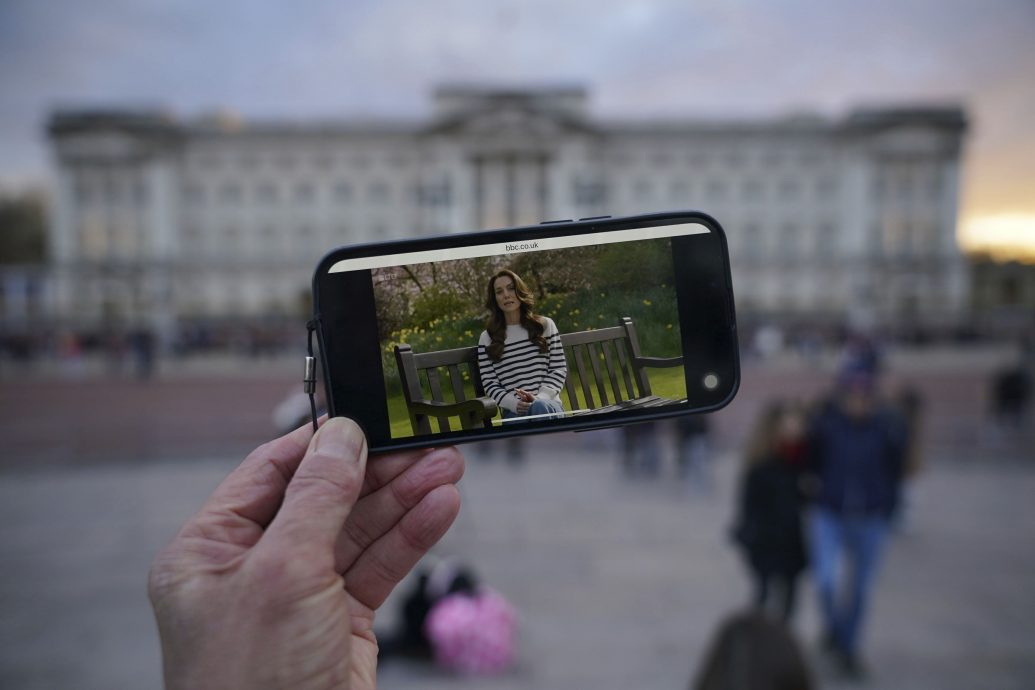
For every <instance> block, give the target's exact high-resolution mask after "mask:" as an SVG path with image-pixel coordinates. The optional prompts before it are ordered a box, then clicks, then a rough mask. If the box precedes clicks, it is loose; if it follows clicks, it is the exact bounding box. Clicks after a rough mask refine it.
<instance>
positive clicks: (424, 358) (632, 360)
mask: <svg viewBox="0 0 1035 690" xmlns="http://www.w3.org/2000/svg"><path fill="white" fill-rule="evenodd" d="M561 345H562V346H563V348H564V357H565V360H566V361H567V364H568V377H567V378H566V379H565V381H564V389H565V392H566V393H567V397H568V410H569V411H570V412H572V413H574V414H579V413H582V414H587V413H591V412H593V413H597V412H612V411H615V410H625V409H632V408H641V407H655V406H658V405H665V404H668V403H671V402H675V401H674V400H671V399H668V398H661V397H659V396H656V395H654V394H653V392H652V391H651V387H650V379H649V378H648V377H647V369H650V368H658V367H677V366H680V365H682V364H683V358H682V357H645V356H643V354H642V353H641V352H640V343H639V340H638V339H637V337H636V327H635V326H634V325H633V321H632V319H630V318H629V317H628V316H625V317H622V319H621V320H620V322H619V325H618V326H612V327H610V328H600V329H596V330H592V331H579V332H577V333H562V334H561ZM395 362H396V364H397V365H398V368H399V378H400V381H401V382H402V389H403V396H404V398H405V400H406V409H407V411H408V412H409V415H410V425H411V426H412V427H413V433H414V434H415V435H418V436H420V435H423V434H430V433H433V432H432V428H431V418H432V417H434V418H435V419H436V420H437V421H438V427H439V431H442V432H446V431H453V430H454V429H453V427H452V426H451V425H450V419H451V418H454V417H455V418H457V419H458V420H459V422H460V428H462V429H477V428H481V427H491V426H492V419H493V417H495V416H496V414H497V412H498V408H497V405H496V401H494V400H493V399H492V398H489V397H487V396H486V395H485V390H484V389H483V388H482V383H481V375H480V373H479V370H478V346H477V345H475V346H473V347H459V348H455V349H452V350H438V351H435V352H414V351H413V348H411V347H410V346H409V345H407V344H401V345H396V346H395ZM421 374H423V377H422V376H421ZM465 374H466V376H465ZM443 376H444V377H445V378H446V380H447V384H446V386H447V388H448V390H449V391H450V392H451V398H452V400H451V401H449V400H447V396H446V395H445V394H444V392H445V390H446V389H445V388H443V380H442V379H443ZM425 381H426V386H425ZM468 382H469V383H470V384H473V389H474V397H468V396H467V390H468V389H467V384H468ZM623 384H624V390H623ZM594 391H595V393H596V394H595V395H594ZM428 393H430V397H429V395H428ZM579 393H581V394H582V398H581V400H580V399H579Z"/></svg>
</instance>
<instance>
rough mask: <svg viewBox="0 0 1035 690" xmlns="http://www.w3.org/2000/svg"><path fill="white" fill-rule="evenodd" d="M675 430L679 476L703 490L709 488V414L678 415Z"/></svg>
mask: <svg viewBox="0 0 1035 690" xmlns="http://www.w3.org/2000/svg"><path fill="white" fill-rule="evenodd" d="M675 432H676V462H677V463H678V466H679V478H680V479H683V480H684V481H687V482H688V483H690V484H691V485H693V486H695V487H696V488H698V489H700V490H702V491H706V490H708V489H709V488H710V486H711V477H710V476H709V472H708V463H709V461H710V455H711V453H710V450H711V448H710V443H709V438H708V416H707V415H703V414H690V415H683V416H681V417H676V420H675Z"/></svg>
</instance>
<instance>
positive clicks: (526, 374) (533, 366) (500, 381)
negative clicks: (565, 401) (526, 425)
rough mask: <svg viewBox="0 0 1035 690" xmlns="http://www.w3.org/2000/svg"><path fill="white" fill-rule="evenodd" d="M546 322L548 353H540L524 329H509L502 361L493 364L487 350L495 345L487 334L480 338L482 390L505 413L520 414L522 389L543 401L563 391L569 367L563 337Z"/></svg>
mask: <svg viewBox="0 0 1035 690" xmlns="http://www.w3.org/2000/svg"><path fill="white" fill-rule="evenodd" d="M540 318H542V320H543V326H544V328H543V337H544V338H546V343H547V345H548V346H549V349H548V350H547V351H546V352H540V351H539V347H538V346H537V345H536V344H535V343H533V342H532V341H531V340H529V338H528V331H527V330H526V329H525V327H524V326H521V325H515V326H507V336H506V339H505V340H504V347H503V358H502V359H500V361H498V362H493V361H492V359H491V358H490V357H489V353H488V350H487V349H486V348H487V347H488V346H489V345H491V344H492V339H491V338H490V337H489V333H488V331H482V335H481V337H480V338H478V369H479V370H480V371H481V378H482V388H484V389H485V394H486V395H487V396H489V397H490V398H492V399H493V400H495V401H496V404H497V405H499V406H500V407H502V408H503V409H506V410H510V411H511V412H517V403H518V398H517V395H515V394H514V389H516V388H520V389H522V390H526V391H528V392H529V393H532V394H533V395H535V397H537V398H539V399H541V400H555V399H557V397H558V396H559V395H560V393H561V389H562V388H563V387H564V379H565V378H567V376H568V367H567V365H566V363H565V360H564V348H563V347H561V334H560V333H559V332H558V331H557V325H556V324H555V323H554V322H553V319H550V318H548V317H545V316H543V317H540Z"/></svg>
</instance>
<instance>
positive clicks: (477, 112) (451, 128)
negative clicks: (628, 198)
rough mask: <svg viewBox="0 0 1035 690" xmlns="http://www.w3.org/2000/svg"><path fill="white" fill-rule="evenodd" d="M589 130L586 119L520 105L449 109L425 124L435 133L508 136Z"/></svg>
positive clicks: (542, 136)
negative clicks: (455, 110) (443, 115)
mask: <svg viewBox="0 0 1035 690" xmlns="http://www.w3.org/2000/svg"><path fill="white" fill-rule="evenodd" d="M591 130H592V128H591V127H590V126H589V125H588V123H586V122H585V121H584V120H582V119H581V118H577V117H575V116H572V115H571V114H568V113H561V112H551V111H546V110H539V109H536V108H533V107H528V106H520V105H501V106H495V107H482V108H478V109H472V110H467V111H464V112H459V113H453V114H451V115H449V116H446V117H443V118H441V119H439V120H438V121H436V122H435V123H434V124H432V125H431V126H430V127H429V128H428V131H429V132H430V133H437V134H446V133H448V134H456V135H461V136H471V137H476V138H482V137H487V136H491V137H504V138H508V139H513V138H523V137H530V138H548V137H556V136H563V135H567V134H570V133H572V132H589V131H591Z"/></svg>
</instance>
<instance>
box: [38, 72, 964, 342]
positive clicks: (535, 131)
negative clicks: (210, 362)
mask: <svg viewBox="0 0 1035 690" xmlns="http://www.w3.org/2000/svg"><path fill="white" fill-rule="evenodd" d="M588 96H589V95H588V93H587V91H586V90H585V89H582V88H540V89H520V90H518V89H494V88H481V87H478V88H475V87H466V86H465V87H460V86H452V87H442V88H439V89H438V90H436V91H435V93H434V95H433V98H434V102H433V108H432V109H431V114H430V115H429V116H428V117H425V118H422V119H410V120H405V119H398V118H396V119H392V118H383V119H370V120H359V119H341V120H332V121H304V122H294V121H251V120H248V119H242V118H240V117H236V116H230V115H225V114H216V115H211V116H205V117H198V118H195V119H184V118H179V117H176V116H175V115H172V114H169V113H164V112H154V111H136V110H132V109H126V110H119V109H107V110H86V109H84V110H61V111H57V112H54V113H53V114H52V115H51V117H50V119H49V122H48V124H47V133H48V136H49V143H50V147H51V153H52V161H53V166H54V167H53V175H54V177H53V184H52V189H51V208H50V217H51V220H50V237H49V246H50V251H51V256H50V268H49V275H48V279H47V283H48V284H47V290H46V293H47V302H48V305H47V309H48V311H49V312H50V313H51V314H52V315H53V316H54V318H55V319H57V320H59V321H60V322H61V323H64V324H69V325H70V326H71V327H74V328H85V329H88V328H97V327H99V325H100V324H104V323H117V324H121V325H124V326H126V327H143V328H149V329H152V330H155V331H156V332H158V333H160V334H162V335H163V336H164V338H166V339H168V338H169V337H172V335H173V334H174V333H175V332H176V330H177V328H179V327H180V326H182V325H183V324H185V323H191V322H199V321H206V320H208V321H212V322H218V321H219V320H225V319H241V318H245V319H247V318H252V319H261V318H269V317H278V316H279V317H292V318H294V317H301V316H302V315H303V314H304V313H305V309H306V308H307V307H306V305H307V296H308V292H309V282H310V279H311V275H312V270H313V268H314V266H315V265H316V263H317V261H318V260H319V259H320V257H321V256H322V255H323V254H324V253H325V252H326V251H327V250H329V249H330V248H333V247H335V246H338V245H344V244H352V243H360V242H371V241H379V240H387V239H395V238H407V237H415V236H421V235H432V234H440V233H449V232H464V231H470V230H477V229H485V228H494V227H504V226H509V225H517V224H532V223H536V222H539V221H543V220H554V219H565V218H582V217H588V216H599V215H605V214H610V215H625V214H632V213H640V212H648V211H661V210H673V209H699V210H702V211H705V212H707V213H709V214H711V215H713V216H715V217H716V218H717V219H718V220H719V221H720V222H721V223H722V224H723V226H724V227H725V229H726V232H727V235H728V238H729V245H730V254H731V258H732V265H733V281H734V291H735V294H736V300H737V310H738V315H740V316H741V318H746V319H765V318H784V319H787V318H791V319H799V320H802V321H811V322H823V323H846V322H848V321H851V320H856V321H860V322H861V323H864V324H869V325H870V326H876V327H879V326H881V325H882V324H883V325H887V324H896V323H913V324H925V325H927V326H929V327H932V328H938V327H943V326H948V325H951V324H953V323H956V322H958V321H959V320H960V319H961V318H962V317H963V312H964V310H965V309H966V294H967V285H966V282H967V269H966V263H965V259H964V256H963V254H962V252H961V250H960V248H959V247H958V245H957V242H956V224H957V206H958V200H959V179H960V161H961V148H962V142H963V136H964V133H965V131H966V118H965V114H964V112H963V111H962V109H961V108H958V107H952V106H947V107H908V106H906V107H887V108H871V109H856V110H852V111H850V112H848V113H845V114H843V115H841V116H838V117H829V116H819V115H797V116H785V117H772V118H768V119H727V120H703V119H695V118H693V117H689V116H688V117H685V118H678V119H646V118H644V119H629V120H620V119H608V118H604V117H598V116H596V115H594V114H593V112H592V111H591V108H590V102H589V97H588Z"/></svg>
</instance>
